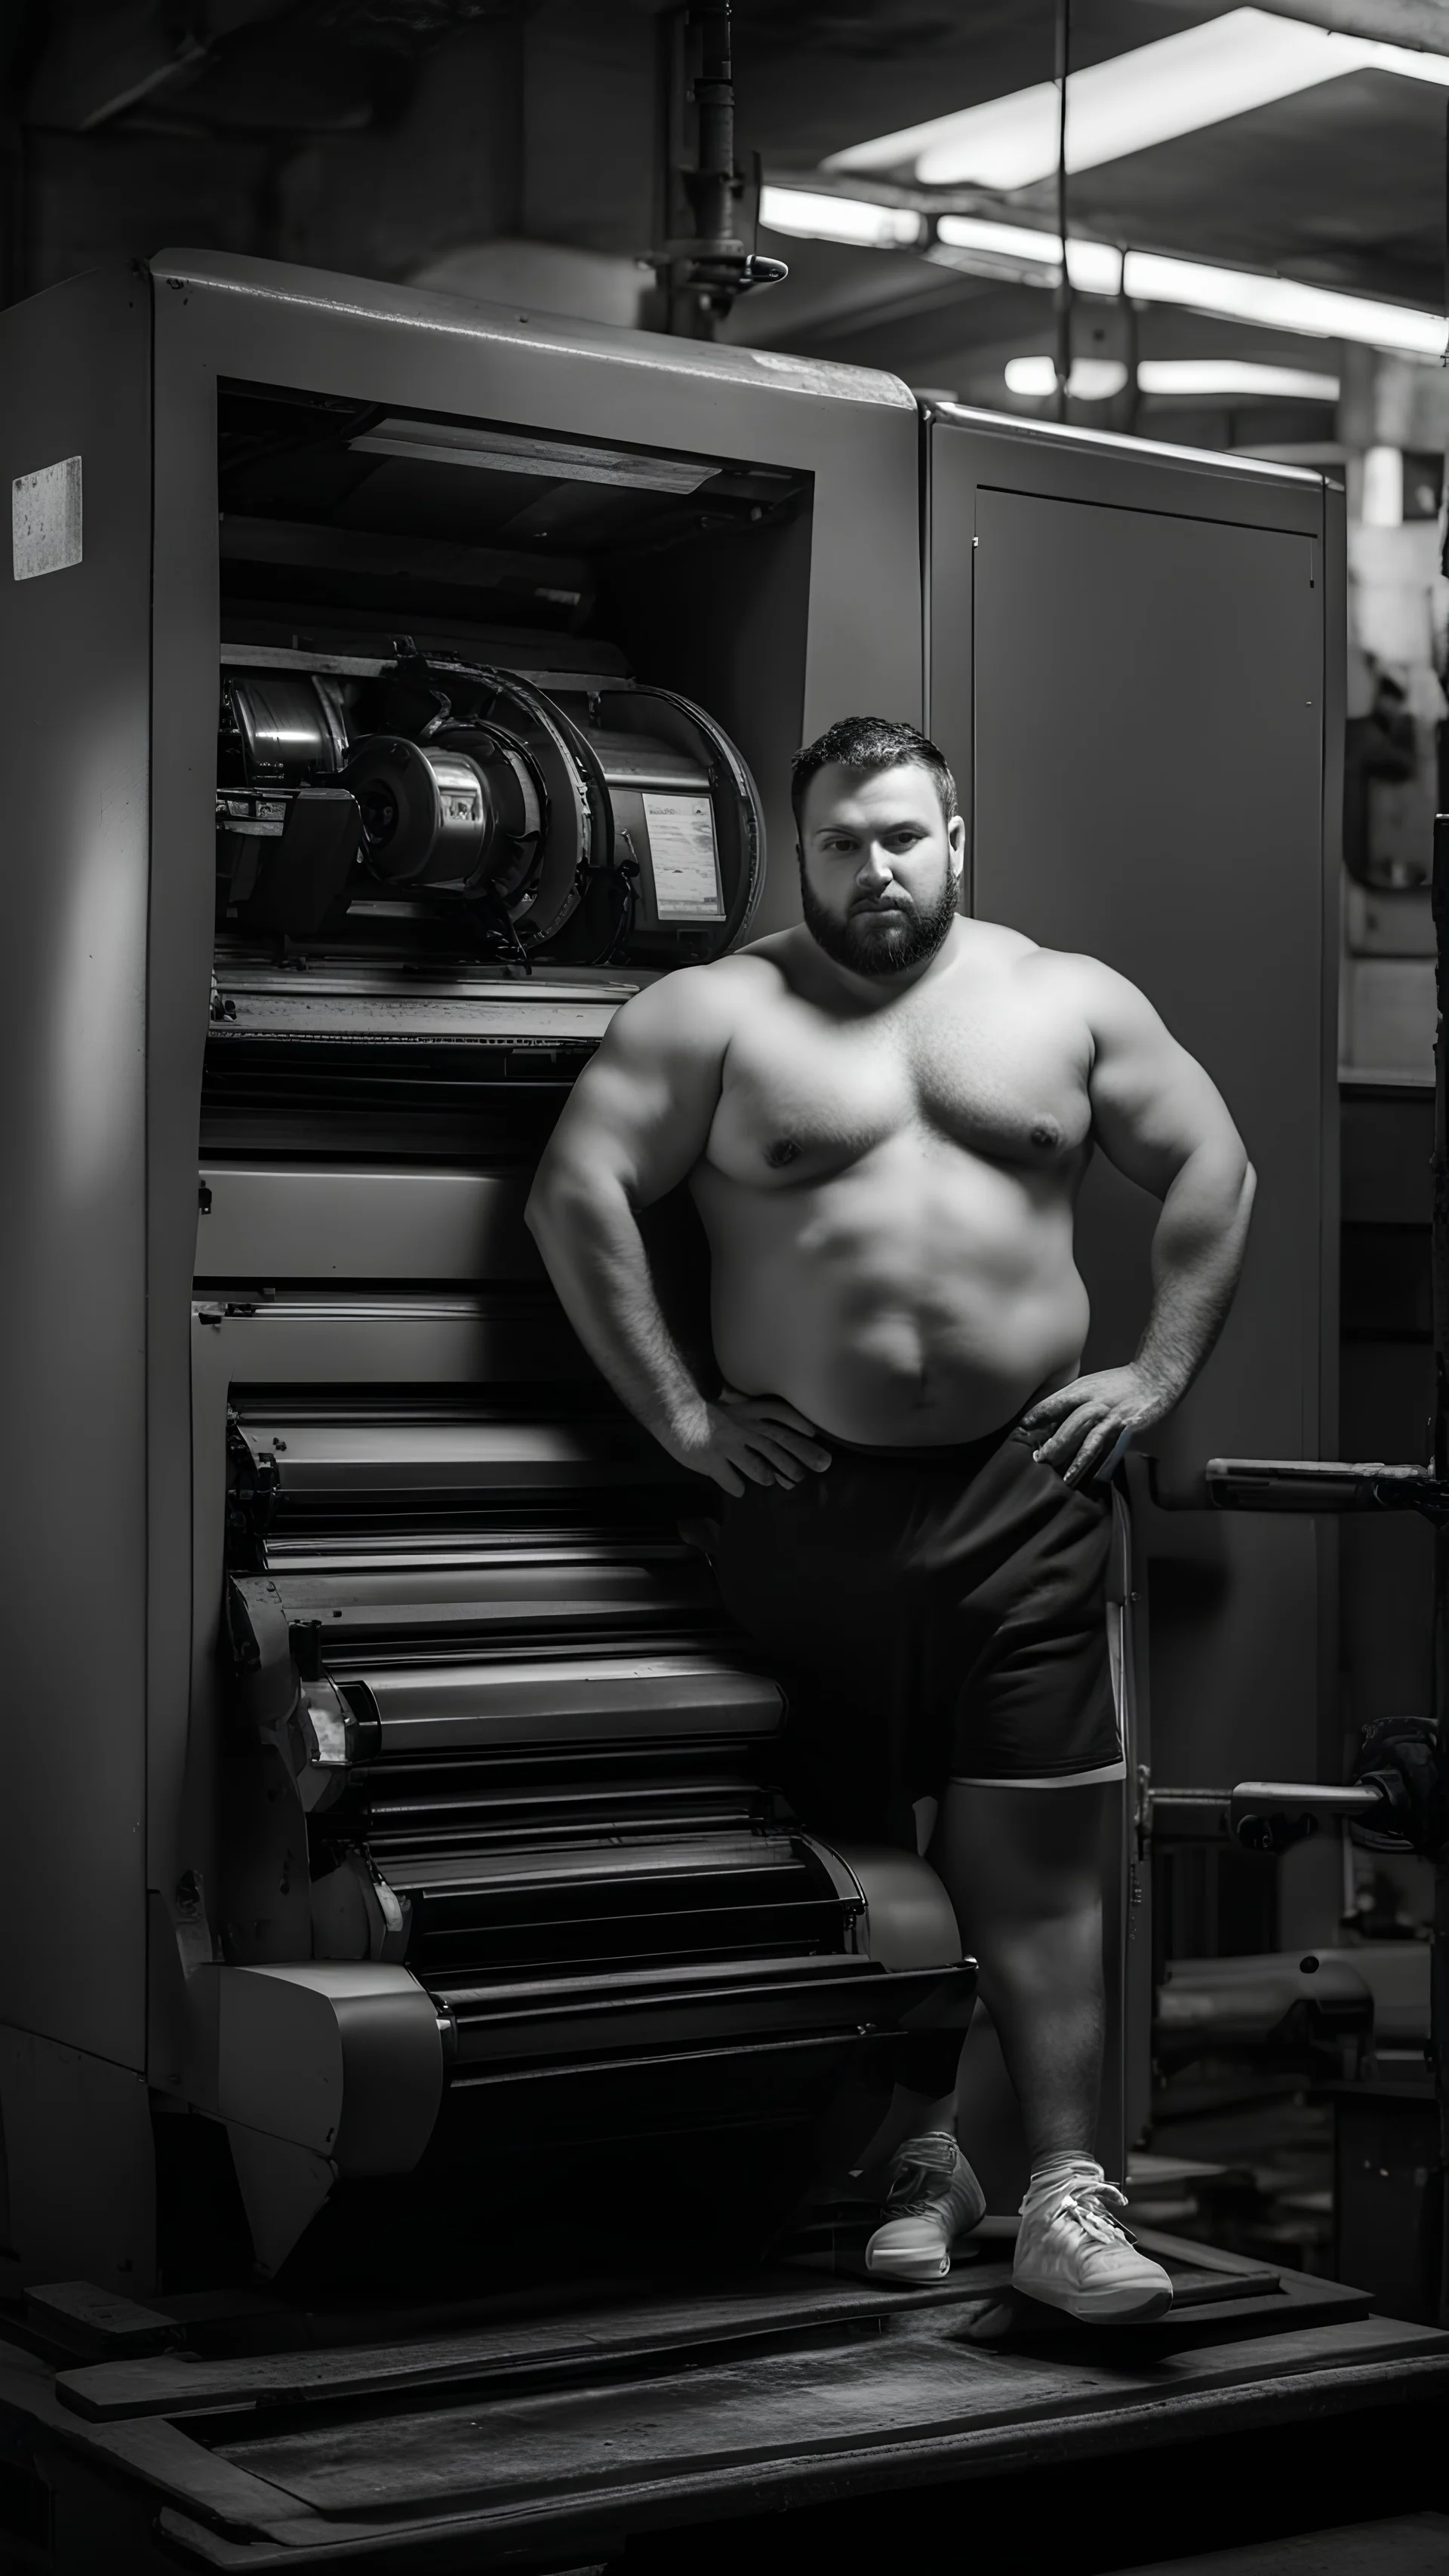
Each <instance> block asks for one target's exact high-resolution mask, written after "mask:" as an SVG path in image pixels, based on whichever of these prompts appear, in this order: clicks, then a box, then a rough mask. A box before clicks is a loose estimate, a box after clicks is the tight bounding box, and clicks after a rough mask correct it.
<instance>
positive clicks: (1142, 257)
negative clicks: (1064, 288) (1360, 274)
mask: <svg viewBox="0 0 1449 2576" xmlns="http://www.w3.org/2000/svg"><path fill="white" fill-rule="evenodd" d="M1295 23H1296V22H1295ZM1122 289H1123V293H1124V294H1125V295H1128V296H1130V297H1131V299H1132V300H1133V302H1134V303H1140V304H1181V305H1184V306H1186V307H1187V309H1188V310H1189V311H1191V312H1193V313H1215V314H1220V315H1221V316H1223V318H1224V319H1226V320H1229V321H1234V322H1257V323H1260V324H1261V325H1262V326H1263V327H1264V328H1265V329H1268V330H1274V331H1296V332H1300V333H1302V334H1304V335H1305V336H1306V337H1308V338H1310V339H1315V340H1361V341H1364V342H1365V343H1366V344H1367V345H1368V347H1370V348H1371V349H1395V350H1399V351H1402V352H1403V354H1404V355H1405V356H1407V357H1416V358H1437V357H1440V356H1441V355H1442V354H1443V349H1444V318H1443V316H1442V314H1438V313H1424V312H1422V311H1420V310H1418V309H1416V308H1415V307H1414V306H1413V305H1409V304H1375V303H1372V302H1370V300H1369V298H1368V297H1367V296H1364V295H1341V294H1340V293H1339V291H1338V289H1337V288H1336V287H1330V286H1304V285H1302V284H1300V282H1299V280H1298V279H1297V278H1293V277H1265V276H1263V275H1262V274H1261V272H1260V271H1258V270H1256V269H1247V268H1210V267H1208V266H1207V264H1206V263H1205V262H1204V261H1200V260H1191V259H1167V258H1164V257H1162V256H1161V255H1160V254H1159V253H1158V252H1156V251H1145V250H1129V252H1128V253H1127V257H1126V260H1125V261H1124V263H1123V279H1122Z"/></svg>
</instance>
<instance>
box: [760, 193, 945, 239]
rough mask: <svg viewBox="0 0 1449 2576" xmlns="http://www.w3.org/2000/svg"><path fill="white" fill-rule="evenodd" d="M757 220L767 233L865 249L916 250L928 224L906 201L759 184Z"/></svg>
mask: <svg viewBox="0 0 1449 2576" xmlns="http://www.w3.org/2000/svg"><path fill="white" fill-rule="evenodd" d="M760 222H761V224H762V225H763V227H764V229H765V231H766V232H772V233H794V234H795V235H796V236H797V238H800V239H803V240H806V241H835V242H851V243H854V244H855V245H856V247H857V248H860V249H863V250H914V249H915V247H916V245H917V244H918V243H919V241H920V240H921V237H922V235H923V234H924V232H925V229H926V228H925V224H924V221H923V219H922V218H921V216H920V215H917V214H913V213H912V211H911V209H910V208H909V207H908V206H876V205H872V204H871V202H870V200H869V199H868V198H865V197H832V196H827V195H826V194H825V193H824V192H823V191H814V190H811V189H809V188H762V189H761V190H760Z"/></svg>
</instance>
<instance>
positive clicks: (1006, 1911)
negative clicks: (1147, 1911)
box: [930, 1780, 1121, 1949]
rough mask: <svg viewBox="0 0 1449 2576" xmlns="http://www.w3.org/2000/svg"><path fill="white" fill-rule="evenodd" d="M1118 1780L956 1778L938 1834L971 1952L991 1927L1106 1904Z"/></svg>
mask: <svg viewBox="0 0 1449 2576" xmlns="http://www.w3.org/2000/svg"><path fill="white" fill-rule="evenodd" d="M1120 1794H1121V1787H1120V1783H1119V1782H1117V1781H1115V1780H1102V1781H1086V1782H1082V1783H1079V1784H1077V1785H1075V1786H1074V1787H1071V1788H1053V1787H1049V1786H1044V1787H1042V1788H1030V1789H1020V1788H1000V1787H995V1786H988V1785H986V1784H985V1783H982V1782H966V1781H961V1780H952V1781H950V1782H948V1784H947V1786H946V1789H945V1792H944V1794H943V1796H942V1799H941V1804H940V1810H939V1813H938V1815H937V1818H936V1829H935V1832H934V1834H933V1835H932V1838H931V1848H930V1858H931V1864H932V1866H933V1868H934V1869H935V1870H936V1872H937V1874H938V1876H939V1877H940V1878H941V1879H942V1880H943V1881H944V1883H945V1886H946V1889H947V1892H948V1894H949V1896H950V1898H951V1901H952V1904H953V1905H954V1906H955V1909H956V1919H957V1922H958V1923H959V1925H960V1927H961V1935H962V1939H963V1940H964V1941H965V1943H966V1946H967V1948H968V1949H969V1948H970V1947H971V1944H972V1941H973V1939H975V1938H978V1937H980V1933H981V1932H982V1931H1004V1930H1007V1929H1009V1928H1012V1927H1015V1926H1021V1927H1022V1928H1027V1927H1029V1926H1030V1925H1032V1924H1043V1923H1046V1922H1049V1921H1051V1920H1054V1919H1060V1918H1061V1917H1062V1916H1065V1915H1071V1914H1081V1913H1084V1912H1087V1911H1089V1910H1090V1909H1091V1908H1093V1907H1094V1906H1096V1905H1097V1904H1098V1903H1099V1902H1100V1898H1101V1885H1102V1853H1103V1837H1104V1833H1105V1829H1106V1822H1107V1814H1108V1808H1109V1803H1110V1800H1111V1798H1112V1797H1113V1796H1114V1795H1115V1796H1120Z"/></svg>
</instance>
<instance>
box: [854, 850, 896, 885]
mask: <svg viewBox="0 0 1449 2576" xmlns="http://www.w3.org/2000/svg"><path fill="white" fill-rule="evenodd" d="M855 882H856V884H857V885H858V886H859V887H860V888H861V890H862V892H868V893H877V892H879V890H880V888H881V887H882V886H888V885H889V884H890V882H891V859H890V852H889V850H883V849H882V848H881V846H880V843H879V842H878V841H872V842H871V843H870V844H869V846H868V848H867V849H866V850H865V851H864V852H863V853H862V856H861V862H860V865H859V867H858V868H857V869H856V871H855Z"/></svg>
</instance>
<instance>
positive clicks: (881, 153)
mask: <svg viewBox="0 0 1449 2576" xmlns="http://www.w3.org/2000/svg"><path fill="white" fill-rule="evenodd" d="M1357 71H1384V72H1397V73H1399V74H1401V75H1402V77H1403V78H1404V79H1406V80H1417V81H1426V82H1428V83H1429V84H1430V85H1431V86H1432V87H1435V88H1438V89H1444V88H1449V58H1446V57H1445V56H1444V55H1443V54H1429V53H1421V52H1419V51H1418V50H1417V49H1416V48H1415V47H1413V46H1411V45H1390V44H1383V43H1379V42H1377V41H1374V40H1372V39H1370V38H1368V37H1364V36H1345V35H1340V34H1338V33H1337V32H1336V31H1333V30H1331V29H1327V28H1322V27H1314V26H1309V25H1306V24H1305V23H1304V22H1303V21H1302V20H1300V19H1296V18H1280V17H1276V16H1274V15H1272V14H1271V13H1270V12H1269V11H1267V10H1264V9H1230V10H1229V11H1227V13H1226V14H1225V15H1224V16H1223V17H1220V18H1210V19H1208V20H1207V22H1206V23H1205V24H1204V25H1202V26H1198V27H1184V28H1182V29H1180V30H1179V31H1178V33H1176V34H1175V35H1171V36H1161V37H1159V38H1158V39H1157V41H1156V43H1154V44H1151V45H1138V46H1136V47H1135V48H1134V49H1133V50H1132V52H1130V53H1126V54H1116V55H1114V56H1113V57H1112V58H1111V60H1110V61H1108V62H1104V63H1090V64H1088V65H1087V67H1086V68H1085V70H1083V71H1079V72H1073V73H1072V75H1071V78H1070V80H1069V81H1068V84H1067V168H1068V170H1073V171H1075V170H1095V169H1099V168H1100V167H1101V166H1102V164H1103V163H1104V162H1107V161H1120V160H1122V159H1123V158H1125V156H1126V155H1127V154H1128V153H1130V152H1146V151H1150V150H1151V148H1152V147H1153V145H1154V144H1158V143H1171V142H1173V141H1175V140H1177V139H1178V138H1179V137H1180V136H1182V135H1184V134H1196V133H1198V132H1200V131H1201V130H1202V128H1203V127H1204V126H1209V125H1220V124H1221V123H1222V122H1223V121H1224V119H1225V118H1228V117H1232V116H1246V115H1248V114H1250V113H1251V111H1252V110H1253V109H1254V108H1259V107H1270V106H1272V105H1273V103H1274V101H1275V100H1277V99H1282V98H1292V97H1295V96H1296V95H1297V94H1298V93H1299V92H1300V91H1302V90H1306V89H1316V88H1318V87H1320V86H1321V85H1322V83H1323V82H1324V81H1330V80H1341V79H1342V78H1343V77H1344V75H1345V74H1346V73H1349V72H1357ZM1058 115H1059V94H1058V90H1057V86H1056V83H1055V82H1054V81H1038V82H1037V83H1035V84H1034V86H1033V87H1032V88H1030V89H1020V90H1014V91H1012V92H1011V93H1010V94H1009V95H1008V96H1006V97H1005V98H992V99H985V100H983V101H982V102H981V104H980V105H979V106H977V107H967V108H961V109H958V110H957V112H956V113H955V114H954V115H951V116H938V117H933V118H931V119H930V121H929V122H928V123H926V124H924V125H912V126H905V127H903V128H902V129H901V130H900V132H898V133H895V134H883V135H880V136H879V137H877V139H876V140H875V141H873V142H870V143H856V144H852V145H851V146H850V148H849V149H848V150H847V151H844V152H835V153H832V154H831V156H830V158H829V160H828V161H826V162H825V164H824V165H823V166H824V167H825V168H826V169H827V170H839V171H845V172H850V171H855V172H863V171H867V170H878V171H890V170H910V171H912V172H913V173H914V175H915V177H916V178H917V179H918V180H919V181H920V182H921V184H922V185H923V186H925V187H935V188H949V187H962V186H973V187H978V188H999V189H1002V190H1003V191H1010V190H1011V189H1014V188H1031V187H1035V186H1036V185H1037V184H1038V182H1039V181H1041V180H1042V179H1046V178H1049V177H1050V176H1051V174H1052V172H1053V171H1054V170H1055V169H1056V166H1057V141H1058V126H1057V120H1058Z"/></svg>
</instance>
